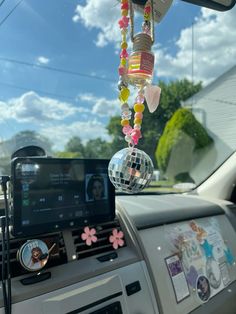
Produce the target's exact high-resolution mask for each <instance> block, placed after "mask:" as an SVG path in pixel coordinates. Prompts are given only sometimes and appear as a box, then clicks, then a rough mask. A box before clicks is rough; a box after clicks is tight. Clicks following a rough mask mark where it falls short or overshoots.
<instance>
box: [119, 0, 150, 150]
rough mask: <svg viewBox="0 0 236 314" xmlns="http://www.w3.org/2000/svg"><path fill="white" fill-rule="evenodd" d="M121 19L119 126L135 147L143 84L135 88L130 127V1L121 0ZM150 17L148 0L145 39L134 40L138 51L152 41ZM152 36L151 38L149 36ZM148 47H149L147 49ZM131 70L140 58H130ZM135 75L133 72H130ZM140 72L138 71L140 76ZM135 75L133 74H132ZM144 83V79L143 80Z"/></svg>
mask: <svg viewBox="0 0 236 314" xmlns="http://www.w3.org/2000/svg"><path fill="white" fill-rule="evenodd" d="M128 9H130V19H129V17H127V16H128ZM121 15H122V17H121V19H120V20H119V25H120V28H121V34H122V42H121V49H122V50H121V54H120V66H119V75H120V80H119V83H118V87H119V90H120V94H119V99H120V101H121V111H122V113H121V126H122V127H123V128H122V132H123V134H124V135H125V140H126V142H127V143H128V144H129V146H135V145H137V144H138V142H139V139H140V138H141V137H142V134H141V124H142V119H143V111H144V109H145V106H144V100H145V97H144V86H145V84H144V83H141V84H140V83H138V84H137V85H136V84H134V85H136V86H138V87H139V91H138V95H137V97H136V99H135V104H134V106H133V109H134V112H135V115H134V127H133V128H132V126H131V125H130V120H131V117H132V112H131V111H130V110H129V105H128V103H127V101H128V98H129V95H130V91H129V88H128V83H127V58H128V53H127V47H128V45H127V38H126V35H127V28H128V24H129V20H130V22H131V39H132V41H133V42H134V40H135V39H134V23H133V19H134V17H133V7H132V1H129V0H122V1H121ZM151 17H152V18H153V1H151V0H148V1H147V2H146V4H145V7H144V22H143V25H142V31H143V33H145V34H147V35H148V36H147V38H146V40H145V41H140V40H139V39H138V41H137V40H136V46H138V47H139V50H144V48H147V47H148V48H150V47H151V44H152V43H153V41H154V26H153V25H154V22H153V23H151ZM151 34H152V36H151ZM149 46H150V47H149ZM132 62H133V65H132V67H133V69H135V67H136V64H138V63H139V62H140V58H139V57H137V56H134V57H132ZM132 72H133V73H135V71H134V70H132ZM140 72H141V71H139V74H140ZM143 72H144V73H143V76H144V78H145V75H146V74H145V71H143ZM134 75H135V74H134ZM144 81H145V79H144Z"/></svg>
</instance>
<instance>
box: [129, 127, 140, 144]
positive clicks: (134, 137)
mask: <svg viewBox="0 0 236 314" xmlns="http://www.w3.org/2000/svg"><path fill="white" fill-rule="evenodd" d="M131 137H132V140H133V142H134V144H135V145H137V144H138V141H139V139H140V137H141V131H140V130H139V129H134V130H133V132H132V133H131Z"/></svg>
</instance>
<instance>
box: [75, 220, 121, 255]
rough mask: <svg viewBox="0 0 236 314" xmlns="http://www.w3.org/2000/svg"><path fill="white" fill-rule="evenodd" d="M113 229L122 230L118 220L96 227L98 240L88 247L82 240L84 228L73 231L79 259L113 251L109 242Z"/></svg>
mask: <svg viewBox="0 0 236 314" xmlns="http://www.w3.org/2000/svg"><path fill="white" fill-rule="evenodd" d="M90 227H93V226H90ZM113 229H117V230H121V227H120V224H119V221H118V220H115V221H112V222H107V223H104V224H101V225H99V226H96V231H97V232H96V236H97V238H98V240H97V242H95V243H93V244H92V245H91V246H87V245H86V243H85V242H84V241H83V240H82V239H81V234H82V233H83V228H80V229H76V230H73V231H72V236H73V239H74V245H75V249H76V255H77V259H82V258H86V257H89V256H94V255H97V254H102V253H105V252H111V251H113V250H114V249H113V246H112V244H111V243H110V242H109V236H110V235H111V234H112V230H113ZM124 246H125V245H124Z"/></svg>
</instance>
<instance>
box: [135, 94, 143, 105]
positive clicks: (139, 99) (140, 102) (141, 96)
mask: <svg viewBox="0 0 236 314" xmlns="http://www.w3.org/2000/svg"><path fill="white" fill-rule="evenodd" d="M135 100H136V102H137V103H138V104H142V103H144V100H145V97H144V95H142V94H139V95H138V96H137V97H136V99H135Z"/></svg>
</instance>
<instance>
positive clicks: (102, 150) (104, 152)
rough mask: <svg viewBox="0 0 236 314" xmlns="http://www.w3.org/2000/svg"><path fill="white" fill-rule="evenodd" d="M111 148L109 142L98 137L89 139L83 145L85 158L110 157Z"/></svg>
mask: <svg viewBox="0 0 236 314" xmlns="http://www.w3.org/2000/svg"><path fill="white" fill-rule="evenodd" d="M111 156H112V150H111V144H110V143H109V142H106V141H104V140H102V139H100V138H96V139H91V140H89V141H88V142H87V144H86V146H85V157H86V158H101V159H107V158H111Z"/></svg>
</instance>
